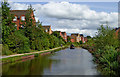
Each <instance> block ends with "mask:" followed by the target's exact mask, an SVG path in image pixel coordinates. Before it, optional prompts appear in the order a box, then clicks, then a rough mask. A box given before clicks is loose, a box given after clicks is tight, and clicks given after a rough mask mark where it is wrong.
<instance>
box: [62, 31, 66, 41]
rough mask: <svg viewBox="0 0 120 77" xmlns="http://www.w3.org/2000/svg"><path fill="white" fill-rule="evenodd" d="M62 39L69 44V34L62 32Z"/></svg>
mask: <svg viewBox="0 0 120 77" xmlns="http://www.w3.org/2000/svg"><path fill="white" fill-rule="evenodd" d="M61 37H62V38H63V39H64V40H65V41H66V42H67V34H66V32H61Z"/></svg>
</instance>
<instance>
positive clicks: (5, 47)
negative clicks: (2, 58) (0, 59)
mask: <svg viewBox="0 0 120 77" xmlns="http://www.w3.org/2000/svg"><path fill="white" fill-rule="evenodd" d="M11 54H12V52H11V51H10V50H9V47H8V45H6V44H5V45H3V46H2V55H11Z"/></svg>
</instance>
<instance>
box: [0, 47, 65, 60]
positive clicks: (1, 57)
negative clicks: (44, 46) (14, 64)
mask: <svg viewBox="0 0 120 77" xmlns="http://www.w3.org/2000/svg"><path fill="white" fill-rule="evenodd" d="M59 48H64V46H63V47H57V48H53V49H49V50H43V51H37V52H30V53H23V54H15V55H9V56H0V59H3V58H8V57H15V56H23V55H29V54H33V53H42V52H46V51H51V50H55V49H59Z"/></svg>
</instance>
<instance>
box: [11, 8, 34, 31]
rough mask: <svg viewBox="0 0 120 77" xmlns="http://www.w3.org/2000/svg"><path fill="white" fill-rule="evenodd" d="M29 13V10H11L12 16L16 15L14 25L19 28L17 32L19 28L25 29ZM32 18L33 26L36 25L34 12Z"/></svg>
mask: <svg viewBox="0 0 120 77" xmlns="http://www.w3.org/2000/svg"><path fill="white" fill-rule="evenodd" d="M27 13H29V11H28V10H10V14H13V15H14V19H13V23H15V27H17V30H19V28H23V27H24V24H23V23H24V22H25V20H26V19H25V15H26V14H27ZM31 17H32V19H33V24H35V22H36V21H35V17H34V13H33V11H32V12H31Z"/></svg>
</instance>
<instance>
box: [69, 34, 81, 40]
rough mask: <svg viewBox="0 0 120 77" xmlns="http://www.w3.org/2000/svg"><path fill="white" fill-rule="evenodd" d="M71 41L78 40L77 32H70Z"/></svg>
mask: <svg viewBox="0 0 120 77" xmlns="http://www.w3.org/2000/svg"><path fill="white" fill-rule="evenodd" d="M71 42H80V35H79V34H78V33H74V34H71Z"/></svg>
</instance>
